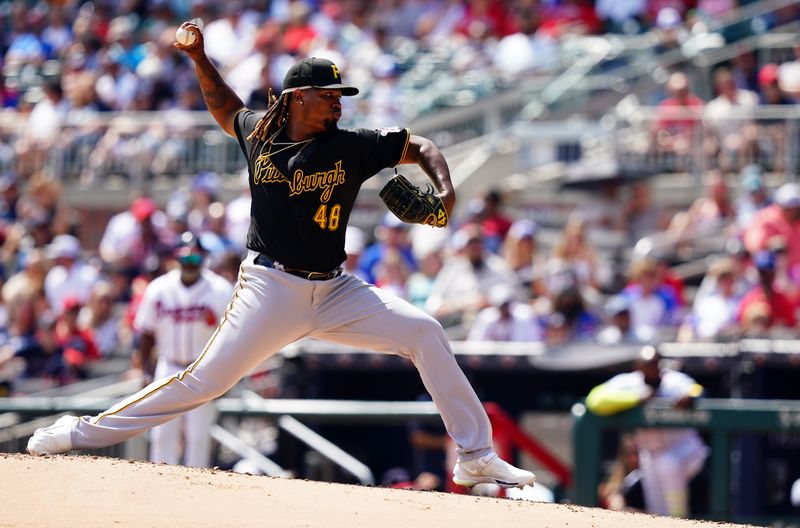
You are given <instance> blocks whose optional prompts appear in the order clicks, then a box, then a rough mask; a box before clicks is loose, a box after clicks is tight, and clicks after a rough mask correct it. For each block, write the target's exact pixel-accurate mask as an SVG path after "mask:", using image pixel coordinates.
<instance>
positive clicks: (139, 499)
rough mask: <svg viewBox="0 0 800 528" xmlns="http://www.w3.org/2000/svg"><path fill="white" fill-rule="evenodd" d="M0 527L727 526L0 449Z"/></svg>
mask: <svg viewBox="0 0 800 528" xmlns="http://www.w3.org/2000/svg"><path fill="white" fill-rule="evenodd" d="M0 474H2V479H0V497H2V502H3V507H2V511H3V513H2V515H0V526H2V527H6V526H20V527H23V526H24V527H32V526H56V527H58V528H65V527H69V526H81V527H85V526H103V527H111V526H113V527H124V526H130V527H136V528H139V527H143V526H169V527H177V526H187V527H188V526H191V527H215V528H216V527H220V526H236V527H244V526H261V527H263V526H272V527H276V528H286V527H301V526H302V527H311V528H317V527H320V528H322V527H325V528H353V527H370V528H375V527H377V528H393V527H405V526H407V527H410V528H427V527H451V526H453V527H458V528H470V527H475V528H488V527H492V526H509V527H517V526H535V527H536V528H565V527H574V528H582V527H594V528H606V527H607V528H628V527H630V528H633V527H637V528H640V527H642V526H646V527H647V528H667V527H670V528H671V527H675V528H691V527H705V528H723V527H724V526H733V525H723V524H710V523H702V522H699V521H681V520H675V519H668V518H662V517H653V516H646V515H641V514H629V513H617V512H610V511H606V510H601V509H592V508H580V507H577V506H567V505H557V504H543V503H533V502H527V501H516V500H509V499H492V498H484V497H468V496H462V495H451V494H447V493H430V492H418V491H405V490H395V489H385V488H369V487H364V486H348V485H343V484H330V483H324V482H309V481H305V480H291V479H278V478H269V477H256V476H250V475H240V474H236V473H229V472H225V471H215V470H208V469H194V468H186V467H179V466H167V465H163V464H151V463H148V462H133V461H127V460H117V459H111V458H103V457H94V456H53V457H32V456H27V455H17V454H14V455H8V454H0Z"/></svg>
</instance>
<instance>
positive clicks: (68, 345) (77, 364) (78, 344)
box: [56, 296, 100, 378]
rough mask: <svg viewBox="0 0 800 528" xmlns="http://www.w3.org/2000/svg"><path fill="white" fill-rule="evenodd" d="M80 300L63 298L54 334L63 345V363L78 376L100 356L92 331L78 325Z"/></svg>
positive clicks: (85, 374) (81, 376)
mask: <svg viewBox="0 0 800 528" xmlns="http://www.w3.org/2000/svg"><path fill="white" fill-rule="evenodd" d="M81 307H82V306H81V302H80V301H79V300H78V299H77V298H76V297H72V296H70V297H67V298H66V299H65V300H64V311H63V312H62V314H61V316H60V317H59V321H58V324H57V326H56V336H57V338H58V342H59V344H60V345H61V346H62V347H63V350H64V352H63V354H64V363H65V364H66V365H67V366H68V367H69V368H70V369H71V370H72V371H73V372H74V373H75V374H76V375H77V377H78V378H85V377H86V376H87V372H86V366H87V365H88V364H89V363H90V362H91V361H94V360H96V359H98V358H99V357H100V353H99V351H98V350H97V345H96V344H95V342H94V337H93V336H92V332H91V331H90V330H88V329H85V328H80V327H79V326H78V314H79V313H80V311H81Z"/></svg>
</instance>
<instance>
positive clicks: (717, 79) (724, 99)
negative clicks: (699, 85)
mask: <svg viewBox="0 0 800 528" xmlns="http://www.w3.org/2000/svg"><path fill="white" fill-rule="evenodd" d="M714 88H715V89H716V91H717V93H718V94H719V95H718V96H717V97H716V98H714V99H712V100H711V101H709V103H708V104H707V105H706V106H705V120H706V123H707V124H708V126H709V128H710V131H711V132H712V134H711V135H710V139H711V143H710V144H709V145H708V148H709V150H710V151H711V153H712V154H717V155H718V162H719V166H720V168H721V169H723V170H730V169H735V168H736V167H741V166H744V165H746V164H748V163H750V161H751V160H752V159H753V158H754V157H755V154H756V152H755V150H756V146H757V144H756V140H757V129H756V126H755V123H754V122H753V119H752V114H753V110H754V108H755V107H756V106H758V94H757V93H755V92H751V91H750V90H742V89H740V88H738V87H737V86H736V79H734V77H733V74H732V73H731V71H730V70H729V69H727V68H719V69H718V70H717V71H716V72H714Z"/></svg>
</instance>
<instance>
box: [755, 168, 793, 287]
mask: <svg viewBox="0 0 800 528" xmlns="http://www.w3.org/2000/svg"><path fill="white" fill-rule="evenodd" d="M773 202H774V203H773V204H772V205H769V206H767V207H765V208H763V209H761V210H759V211H758V212H757V213H756V215H755V217H754V218H753V221H752V223H751V224H750V226H749V227H747V228H746V229H745V230H744V233H743V235H742V238H743V241H744V245H745V248H747V251H748V252H750V253H751V254H756V253H757V252H758V251H761V250H767V249H770V247H769V244H770V241H771V240H774V239H776V238H779V239H781V240H783V241H784V245H785V247H786V252H787V253H786V257H787V259H788V262H787V267H788V270H787V271H788V274H789V276H790V277H793V278H795V279H799V280H800V224H798V220H800V185H798V184H796V183H785V184H783V185H781V186H780V187H779V188H778V190H777V191H775V194H774V195H773Z"/></svg>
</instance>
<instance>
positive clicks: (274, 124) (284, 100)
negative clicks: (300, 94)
mask: <svg viewBox="0 0 800 528" xmlns="http://www.w3.org/2000/svg"><path fill="white" fill-rule="evenodd" d="M288 95H289V94H281V95H280V96H278V97H275V95H274V94H273V93H272V88H270V89H269V92H268V93H267V101H269V108H268V109H267V113H266V114H264V115H263V116H262V117H261V119H259V120H258V123H256V127H255V128H254V129H253V132H252V133H251V134H250V135H249V136H247V141H250V142H252V143H256V144H257V143H258V142H259V141H267V138H269V137H270V136H272V135H273V134H274V133H275V132H276V131H277V129H278V128H280V126H281V125H283V123H284V122H285V121H286V117H287V116H288V113H287V110H288V108H289V97H288ZM253 152H256V149H253Z"/></svg>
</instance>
